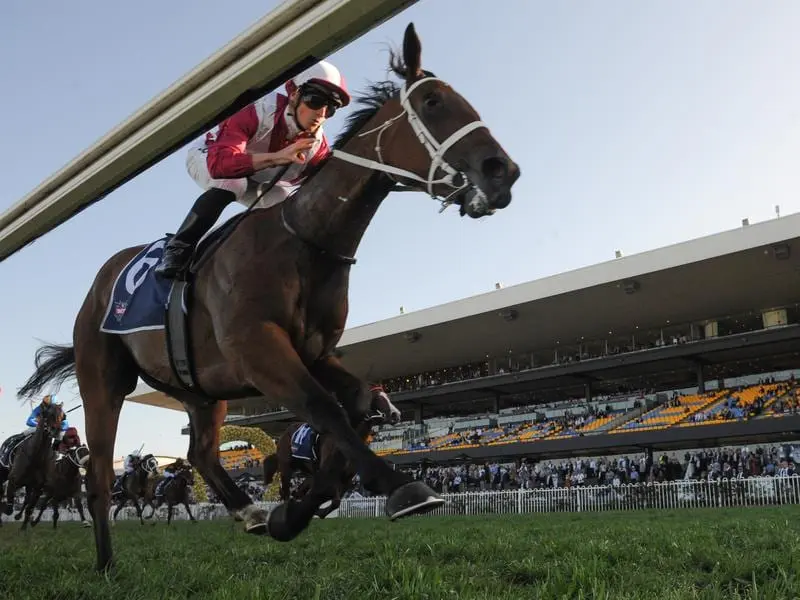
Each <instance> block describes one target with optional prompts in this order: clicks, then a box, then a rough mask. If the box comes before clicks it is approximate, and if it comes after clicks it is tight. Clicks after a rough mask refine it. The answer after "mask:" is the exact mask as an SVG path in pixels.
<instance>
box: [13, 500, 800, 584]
mask: <svg viewBox="0 0 800 600" xmlns="http://www.w3.org/2000/svg"><path fill="white" fill-rule="evenodd" d="M112 536H113V542H114V547H115V550H116V558H117V572H116V575H115V576H114V577H112V578H110V579H108V580H107V579H105V578H103V577H101V576H99V575H97V574H95V573H94V571H93V568H94V544H93V536H92V530H91V529H81V528H79V527H78V526H77V525H75V524H73V523H63V524H62V525H61V526H60V527H59V530H58V531H53V530H52V528H51V527H50V525H49V523H48V524H45V523H42V524H41V525H40V526H39V527H37V528H36V529H35V530H33V531H31V532H28V533H21V532H20V531H19V524H18V523H8V522H6V523H4V525H3V527H2V529H0V598H2V599H3V600H5V599H6V598H8V599H12V598H13V599H16V600H32V599H36V600H79V599H80V600H84V599H86V600H88V599H95V598H97V599H113V600H133V599H141V600H157V599H158V600H160V599H172V598H176V599H177V598H192V599H206V598H208V599H210V598H215V599H216V598H219V599H221V600H227V599H230V600H234V599H235V600H250V599H259V600H261V599H265V598H269V599H273V598H275V599H284V598H285V599H297V600H312V599H324V600H338V599H350V598H353V599H357V600H365V599H368V598H379V599H381V600H393V599H404V600H405V599H408V600H412V599H413V600H423V599H431V600H432V599H439V598H442V599H445V598H446V599H452V600H460V599H470V600H473V599H474V600H478V599H481V600H483V599H491V600H497V599H500V598H504V599H505V598H509V599H525V600H529V599H533V598H570V599H572V598H597V599H600V598H604V599H605V598H609V599H614V600H623V599H628V598H630V599H634V598H635V599H648V600H651V599H662V598H663V599H678V598H681V599H682V598H718V599H723V598H724V599H726V600H727V599H730V598H764V599H768V598H775V599H781V600H784V599H789V598H798V597H800V575H799V574H798V572H800V507H778V508H748V509H724V510H715V509H700V510H691V511H688V510H686V511H674V512H670V511H653V512H647V511H641V512H638V511H637V512H630V513H605V514H591V513H584V514H549V515H523V516H487V517H447V518H445V517H438V518H417V519H408V520H405V521H401V522H398V523H389V522H388V521H386V520H376V519H369V520H351V519H341V520H340V519H332V520H330V521H322V522H320V521H315V522H314V523H312V526H311V527H310V528H309V530H308V531H307V532H306V533H305V534H303V535H302V536H301V537H300V538H298V539H297V540H295V541H294V542H291V543H288V544H280V543H278V542H274V541H271V540H269V539H267V538H256V537H251V536H247V535H246V534H244V533H243V532H242V531H241V529H240V524H238V523H236V524H234V523H233V522H229V521H214V522H201V523H199V524H197V525H194V526H192V525H191V524H189V523H186V522H178V523H177V524H176V525H173V527H172V528H171V529H167V527H166V526H165V525H164V524H163V523H160V524H159V525H157V526H155V527H152V526H150V525H146V526H145V527H144V528H142V527H141V526H140V525H139V524H138V523H130V522H123V523H120V524H119V525H117V526H116V527H115V528H114V530H113V531H112Z"/></svg>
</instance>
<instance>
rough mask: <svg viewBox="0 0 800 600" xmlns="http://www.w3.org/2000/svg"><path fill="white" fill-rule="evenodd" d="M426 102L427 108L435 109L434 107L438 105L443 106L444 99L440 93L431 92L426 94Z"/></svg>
mask: <svg viewBox="0 0 800 600" xmlns="http://www.w3.org/2000/svg"><path fill="white" fill-rule="evenodd" d="M424 102H425V108H427V109H428V110H431V109H434V108H437V107H439V106H441V104H442V99H441V97H439V94H436V93H434V92H431V93H430V94H428V95H427V96H425V98H424Z"/></svg>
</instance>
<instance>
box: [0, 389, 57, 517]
mask: <svg viewBox="0 0 800 600" xmlns="http://www.w3.org/2000/svg"><path fill="white" fill-rule="evenodd" d="M63 420H64V410H63V409H62V408H61V405H60V404H48V405H47V406H44V407H43V408H42V412H41V414H40V415H39V422H38V423H37V424H36V430H35V431H34V432H33V433H32V434H31V435H29V436H28V437H27V438H25V440H24V441H23V442H22V443H21V444H20V445H19V446H18V447H17V449H16V451H15V454H14V460H13V462H12V464H11V468H10V469H6V468H4V467H1V466H0V490H2V487H3V482H6V497H5V501H2V500H0V515H3V514H6V515H10V514H11V513H12V512H13V510H14V497H15V496H16V494H17V490H18V489H21V488H23V487H24V488H25V496H26V498H28V497H30V498H34V500H33V501H32V502H26V503H25V520H24V521H23V522H22V528H23V529H25V528H26V527H27V526H28V522H29V521H30V518H31V514H32V513H33V509H34V506H35V504H36V502H35V499H36V498H38V497H39V496H40V495H41V493H42V489H43V487H44V483H45V477H46V474H47V464H48V461H50V460H52V457H53V455H54V454H55V451H54V450H53V442H54V441H55V439H56V436H57V435H58V432H59V431H60V430H61V422H62V421H63ZM0 521H2V516H0Z"/></svg>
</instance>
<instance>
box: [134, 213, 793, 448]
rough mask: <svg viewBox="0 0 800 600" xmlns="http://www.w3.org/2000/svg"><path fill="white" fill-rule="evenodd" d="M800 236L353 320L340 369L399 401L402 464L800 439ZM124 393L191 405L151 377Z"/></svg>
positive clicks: (623, 262) (391, 441)
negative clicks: (150, 382) (799, 382)
mask: <svg viewBox="0 0 800 600" xmlns="http://www.w3.org/2000/svg"><path fill="white" fill-rule="evenodd" d="M798 231H800V214H794V215H789V216H784V217H780V218H776V219H773V220H770V221H766V222H763V223H758V224H753V225H746V226H742V227H741V228H737V229H734V230H730V231H725V232H722V233H718V234H714V235H711V236H707V237H703V238H698V239H695V240H690V241H687V242H683V243H680V244H675V245H673V246H669V247H666V248H660V249H657V250H653V251H649V252H644V253H641V254H636V255H631V256H627V257H624V258H617V259H614V260H611V261H608V262H604V263H601V264H597V265H593V266H590V267H586V268H582V269H578V270H575V271H571V272H567V273H563V274H560V275H555V276H552V277H547V278H544V279H540V280H536V281H531V282H528V283H524V284H520V285H516V286H513V287H508V288H499V289H495V290H493V291H490V292H487V293H485V294H481V295H478V296H474V297H471V298H466V299H463V300H458V301H454V302H450V303H448V304H444V305H440V306H435V307H432V308H429V309H425V310H420V311H416V312H412V313H408V314H402V315H398V316H396V317H393V318H390V319H387V320H384V321H379V322H376V323H371V324H368V325H363V326H359V327H354V328H351V329H348V330H347V331H346V332H345V334H344V336H343V338H342V341H341V344H340V346H339V347H338V350H337V351H338V352H339V354H340V355H341V358H342V360H343V362H344V363H345V365H347V366H348V367H349V368H350V369H352V370H353V371H354V372H355V373H357V374H360V375H361V376H366V375H367V374H370V376H371V377H372V378H373V379H375V380H380V381H381V382H382V383H383V384H384V385H385V386H386V387H387V389H388V390H389V391H390V392H391V394H392V399H393V401H394V402H395V403H396V404H397V406H398V407H399V408H400V409H401V410H402V411H403V416H404V423H403V424H402V426H401V427H397V428H393V429H390V430H383V431H381V432H379V433H378V435H377V436H376V438H375V440H374V442H373V447H374V448H376V449H377V450H378V451H379V452H380V453H381V454H384V455H386V456H387V457H388V458H389V459H390V460H392V461H393V462H396V463H398V464H405V463H414V462H419V461H421V460H423V458H425V459H429V460H432V461H453V460H462V459H465V458H470V459H474V460H489V459H492V460H497V459H502V458H509V457H517V456H526V455H527V456H531V455H533V456H537V457H546V456H552V457H555V456H576V455H586V453H587V452H588V453H592V452H597V453H608V452H622V451H641V450H642V449H644V448H648V449H651V450H652V449H678V448H695V447H710V446H715V445H719V444H721V443H729V444H732V443H736V442H737V441H739V442H747V443H755V442H768V441H779V440H786V439H800V416H798V414H797V410H796V407H797V387H796V385H795V382H794V380H795V378H797V376H798V375H800V370H798V369H799V368H800V324H799V322H798V316H800V310H799V309H800V305H799V304H798V302H800V260H798V257H797V255H796V254H793V253H792V249H793V248H794V249H795V252H796V250H797V248H799V247H800V238H799V237H797V232H798ZM773 379H774V380H775V383H772V381H773ZM765 380H766V381H767V382H768V383H766V384H765V383H764V381H765ZM129 400H131V401H134V402H141V403H145V404H150V405H155V406H163V407H166V408H173V409H179V410H182V408H181V407H180V405H179V404H177V403H176V402H175V401H174V400H172V399H170V398H168V397H166V396H164V395H163V394H161V393H159V392H155V391H153V390H151V389H150V388H148V387H147V386H146V385H144V384H141V385H140V386H139V388H137V390H136V392H135V393H134V394H133V395H132V396H131V397H130V398H129ZM229 412H230V415H229V417H228V418H229V421H232V422H235V423H236V424H240V425H257V426H260V427H262V428H264V429H265V430H266V431H268V432H269V433H271V434H273V435H275V434H277V433H278V432H280V431H282V430H283V429H284V428H285V427H286V425H287V423H288V422H289V421H291V420H292V419H293V415H292V414H291V413H289V412H288V411H285V410H281V409H280V407H271V406H269V404H268V403H267V402H266V401H265V400H264V399H263V398H254V399H248V400H246V401H234V402H231V403H230V409H229ZM183 432H184V433H188V430H187V429H184V430H183Z"/></svg>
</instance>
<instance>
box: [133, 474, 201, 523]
mask: <svg viewBox="0 0 800 600" xmlns="http://www.w3.org/2000/svg"><path fill="white" fill-rule="evenodd" d="M193 484H194V471H193V470H192V466H191V465H189V464H184V465H183V466H182V467H181V468H180V469H178V470H177V471H176V472H175V476H174V477H172V478H171V479H170V481H168V482H166V483H165V484H164V490H163V491H164V495H163V496H161V497H156V496H155V493H154V492H155V488H151V490H148V494H147V496H146V497H145V501H144V504H143V505H142V513H144V509H145V508H146V507H148V506H149V507H150V514H149V515H148V516H146V517H145V519H152V518H153V515H155V514H156V509H157V508H158V507H159V506H161V505H162V504H164V503H165V502H166V504H167V525H169V524H170V523H172V509H173V507H174V506H176V505H177V504H183V508H185V509H186V514H187V515H189V520H190V521H192V522H193V523H196V522H197V520H196V519H195V518H194V515H192V510H191V509H190V508H189V490H191V489H192V485H193Z"/></svg>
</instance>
